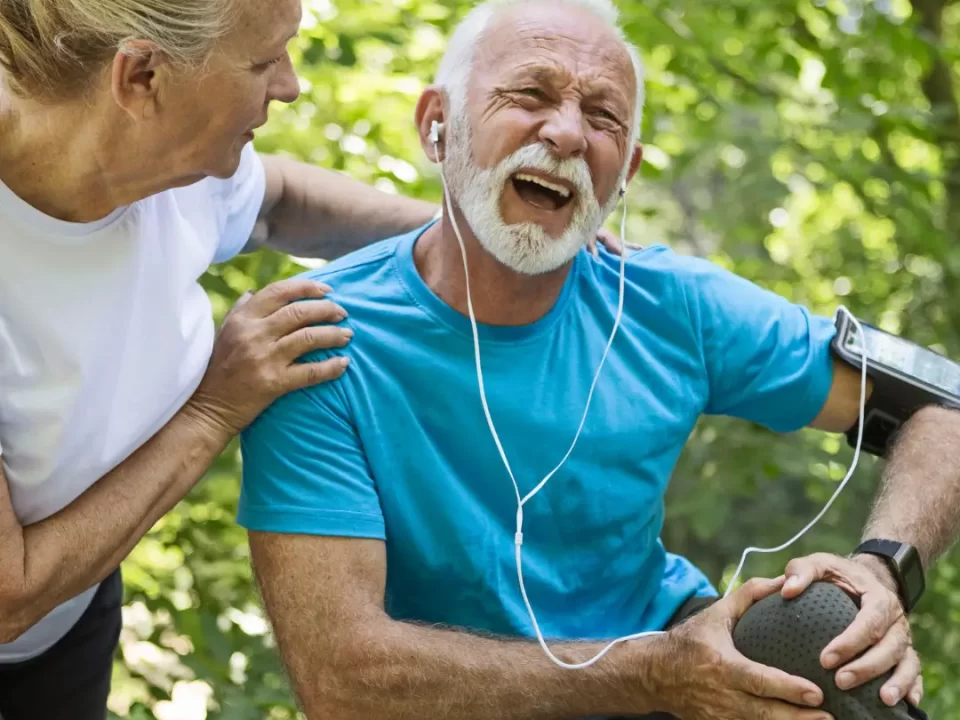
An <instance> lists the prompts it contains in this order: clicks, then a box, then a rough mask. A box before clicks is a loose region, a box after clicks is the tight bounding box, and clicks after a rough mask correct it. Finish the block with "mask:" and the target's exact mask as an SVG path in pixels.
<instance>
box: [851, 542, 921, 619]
mask: <svg viewBox="0 0 960 720" xmlns="http://www.w3.org/2000/svg"><path fill="white" fill-rule="evenodd" d="M853 554H854V555H876V556H877V557H879V558H880V559H881V560H883V562H884V563H886V565H887V567H888V568H890V573H891V574H892V575H893V579H894V580H895V581H896V583H897V589H898V591H899V593H900V601H901V602H902V603H903V608H904V610H906V612H908V613H909V612H910V611H911V610H913V608H914V607H916V604H917V601H918V600H919V599H920V597H921V596H922V595H923V591H924V590H925V589H926V584H927V581H926V578H925V576H924V574H923V561H922V560H921V559H920V553H918V552H917V549H916V548H915V547H913V546H912V545H908V544H907V543H902V542H898V541H896V540H867V541H865V542H863V543H861V544H860V546H859V547H857V549H856V550H855V551H854V553H853Z"/></svg>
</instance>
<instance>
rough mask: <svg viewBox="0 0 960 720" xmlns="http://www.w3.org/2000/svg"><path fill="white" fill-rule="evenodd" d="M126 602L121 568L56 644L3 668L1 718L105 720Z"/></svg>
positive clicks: (10, 719) (107, 580)
mask: <svg viewBox="0 0 960 720" xmlns="http://www.w3.org/2000/svg"><path fill="white" fill-rule="evenodd" d="M122 604H123V581H122V580H121V578H120V571H119V570H117V571H116V572H114V573H113V574H112V575H110V577H108V578H107V579H106V580H104V581H103V583H101V585H100V587H99V588H98V589H97V592H96V594H95V595H94V597H93V600H92V601H91V602H90V606H89V607H88V608H87V610H86V612H85V613H84V614H83V616H82V617H81V618H80V619H79V620H78V621H77V624H76V625H74V626H73V628H71V630H70V632H68V633H67V634H66V635H64V636H63V637H62V638H61V639H60V641H59V642H58V643H57V644H56V645H54V646H53V647H52V648H50V649H49V650H47V651H46V652H45V653H43V654H42V655H39V656H38V657H35V658H33V659H31V660H27V661H25V662H22V663H13V664H8V665H3V664H0V718H2V720H105V718H106V717H107V696H108V695H109V694H110V678H111V673H112V671H113V656H114V652H115V651H116V649H117V643H118V642H119V640H120V628H121V625H122V618H121V607H122Z"/></svg>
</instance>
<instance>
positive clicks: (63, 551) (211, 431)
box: [0, 404, 230, 642]
mask: <svg viewBox="0 0 960 720" xmlns="http://www.w3.org/2000/svg"><path fill="white" fill-rule="evenodd" d="M229 441H230V433H228V432H227V431H226V430H224V429H223V428H222V427H220V426H218V425H217V424H216V423H212V422H208V421H206V419H205V418H204V416H203V415H202V414H200V413H199V412H196V411H195V410H194V409H193V408H192V406H191V405H189V404H188V405H187V406H185V407H184V408H183V409H182V410H181V411H180V413H178V414H177V415H176V416H175V417H174V418H173V419H172V420H171V421H170V422H169V423H168V424H167V425H166V426H165V427H164V428H162V429H161V430H160V431H159V432H158V433H157V434H156V435H155V436H154V437H153V438H151V439H150V440H149V441H147V443H145V444H144V445H143V446H141V447H140V449H138V450H137V451H136V452H135V453H134V454H133V455H131V456H130V457H129V458H127V460H125V461H124V462H123V463H121V464H120V465H118V466H117V467H116V468H114V469H113V470H112V471H111V472H110V473H108V474H107V475H105V476H104V477H103V478H101V479H100V480H99V481H97V482H96V483H95V484H94V485H93V486H91V487H90V488H89V489H88V490H87V491H86V492H85V493H84V494H83V495H81V496H80V497H79V498H77V500H75V501H74V502H73V503H71V504H70V505H69V506H67V507H66V508H64V509H63V510H61V511H60V512H58V513H56V514H55V515H52V516H50V517H49V518H47V519H45V520H43V521H41V522H39V523H36V524H34V525H29V526H27V527H25V528H22V527H21V526H20V525H19V522H18V521H17V518H16V515H15V514H14V512H13V507H12V505H11V503H10V496H9V489H8V487H7V482H6V478H5V477H3V475H2V472H3V470H2V466H0V481H2V482H0V486H2V489H0V642H11V641H12V640H14V639H16V638H17V637H19V636H20V635H21V634H23V633H24V632H25V631H26V630H28V629H29V628H30V627H32V626H33V625H35V624H36V623H37V622H38V621H39V620H41V619H42V618H43V617H44V616H45V615H46V614H47V613H49V612H50V611H51V610H53V609H54V608H55V607H57V606H58V605H60V604H61V603H63V602H65V601H66V600H68V599H70V598H71V597H75V596H76V595H79V594H80V593H82V592H83V591H84V590H86V589H88V588H90V587H92V586H93V585H95V584H97V583H98V582H100V581H101V580H103V579H104V578H105V577H106V576H107V575H109V574H110V573H111V572H112V571H113V570H114V569H116V567H117V566H118V565H119V564H120V562H121V560H123V558H124V557H126V555H127V554H128V553H129V552H130V551H131V550H132V549H133V547H134V546H135V545H136V544H137V542H139V540H140V539H141V538H142V537H143V536H144V535H145V534H146V533H147V532H148V531H149V530H150V528H151V527H152V526H153V525H154V523H156V522H157V520H159V519H160V517H162V516H163V515H164V514H165V513H166V512H168V511H169V510H170V509H171V508H172V507H173V506H174V505H176V504H177V503H178V502H179V501H180V500H181V499H182V498H183V497H184V496H185V495H186V494H187V493H188V492H189V491H190V490H191V489H192V488H193V486H194V485H195V484H196V483H197V481H198V480H200V478H201V477H203V475H204V473H205V472H206V470H207V468H209V467H210V465H211V464H212V463H213V461H214V460H215V459H216V458H217V456H218V455H219V454H220V453H221V452H222V451H223V449H224V448H225V447H226V445H227V443H228V442H229Z"/></svg>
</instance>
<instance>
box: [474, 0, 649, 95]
mask: <svg viewBox="0 0 960 720" xmlns="http://www.w3.org/2000/svg"><path fill="white" fill-rule="evenodd" d="M528 74H536V75H537V76H538V78H539V79H540V80H542V81H547V80H551V79H552V80H553V82H556V83H569V84H583V83H587V84H597V85H600V86H604V87H607V88H608V89H609V90H611V91H613V90H616V92H618V93H619V94H621V95H623V99H624V100H626V101H628V102H629V103H630V104H631V106H632V104H633V102H634V101H635V99H636V93H637V77H636V71H635V69H634V66H633V62H632V60H631V58H630V54H629V53H628V52H627V48H626V47H625V46H624V44H623V42H622V41H621V40H620V38H618V37H617V35H616V33H615V32H614V31H613V30H612V29H611V28H610V27H608V26H607V25H606V24H605V23H604V22H603V21H602V20H600V19H599V18H597V17H596V16H595V15H593V14H592V13H590V12H589V11H588V10H586V9H583V8H578V7H570V6H560V7H557V6H556V5H553V6H551V5H550V4H549V3H543V4H541V3H530V4H523V5H519V6H517V7H512V8H505V9H503V10H502V11H501V12H499V13H498V14H497V15H496V16H495V17H494V18H493V19H492V20H491V23H490V26H489V27H488V28H487V32H486V34H485V36H484V37H483V39H482V40H481V42H480V43H479V44H478V46H477V48H476V51H475V58H474V76H475V77H478V78H483V80H485V81H487V82H492V83H494V84H497V83H501V82H510V81H511V80H516V79H518V78H517V76H518V75H528Z"/></svg>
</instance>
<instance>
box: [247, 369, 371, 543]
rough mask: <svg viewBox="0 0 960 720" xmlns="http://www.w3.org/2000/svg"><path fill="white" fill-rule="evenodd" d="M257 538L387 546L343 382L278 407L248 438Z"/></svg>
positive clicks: (290, 397) (296, 395)
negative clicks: (315, 538) (290, 536)
mask: <svg viewBox="0 0 960 720" xmlns="http://www.w3.org/2000/svg"><path fill="white" fill-rule="evenodd" d="M241 448H242V451H243V482H242V489H241V494H240V506H239V510H238V521H239V523H240V524H241V525H242V526H243V527H245V528H247V529H248V530H250V531H259V532H276V533H284V534H301V535H318V536H339V537H356V538H367V539H373V540H385V539H386V534H385V527H384V521H383V512H382V510H381V507H380V496H379V493H378V491H377V484H376V480H375V479H374V477H373V472H372V470H371V468H370V465H369V463H368V460H367V456H366V451H365V449H364V446H363V443H362V442H361V439H360V436H359V432H358V430H357V427H356V424H355V422H354V421H353V418H352V417H351V414H350V411H349V407H348V404H347V400H346V397H345V396H344V394H343V389H342V388H341V387H340V385H339V384H338V382H331V383H324V384H322V385H317V386H314V387H309V388H305V389H303V390H297V391H295V392H292V393H289V394H287V395H284V396H283V397H281V398H280V399H278V400H277V401H275V402H274V403H273V404H272V405H271V406H270V407H269V408H267V410H266V411H264V412H263V413H262V414H261V415H260V417H258V418H257V420H256V421H254V423H253V424H252V425H251V426H250V427H249V428H247V430H245V431H244V432H243V434H242V436H241Z"/></svg>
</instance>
